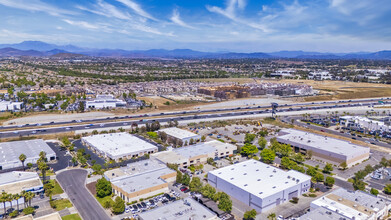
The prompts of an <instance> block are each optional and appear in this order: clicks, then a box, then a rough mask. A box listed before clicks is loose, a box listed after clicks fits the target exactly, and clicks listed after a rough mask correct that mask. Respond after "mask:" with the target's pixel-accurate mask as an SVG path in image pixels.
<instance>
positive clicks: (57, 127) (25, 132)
mask: <svg viewBox="0 0 391 220" xmlns="http://www.w3.org/2000/svg"><path fill="white" fill-rule="evenodd" d="M387 99H389V98H387ZM346 102H347V103H340V101H333V102H322V103H321V104H322V105H320V106H293V105H291V106H293V107H289V105H283V106H282V107H281V108H279V109H278V110H277V114H282V113H284V114H292V115H297V114H303V113H307V112H309V111H314V112H316V111H320V110H323V111H325V110H327V111H338V110H339V111H341V110H344V111H346V110H347V109H354V108H355V109H356V108H366V106H375V105H382V104H381V103H379V102H378V100H377V99H376V100H369V101H368V100H366V102H364V101H363V100H360V102H359V101H355V102H353V101H346ZM388 103H391V101H390V102H387V101H384V104H388ZM318 104H319V103H318ZM294 105H299V104H294ZM300 105H302V103H301V104H300ZM313 105H316V104H315V103H314V104H313ZM262 108H265V107H262V106H259V107H258V106H257V107H246V108H235V109H233V110H232V111H231V112H227V111H226V109H225V110H224V111H225V112H221V113H219V111H222V110H220V109H218V110H214V112H213V113H211V114H206V113H205V112H202V113H204V114H200V111H186V112H185V111H183V112H177V113H160V114H150V115H140V116H138V117H134V118H131V117H133V116H124V117H117V118H115V119H122V121H115V122H111V121H110V122H106V123H105V120H106V121H107V120H112V118H107V119H105V120H102V119H99V120H94V121H99V123H92V122H90V121H83V123H84V124H76V125H72V124H71V125H69V124H64V123H50V124H49V125H48V126H50V127H46V128H41V127H39V128H38V127H34V126H26V127H22V128H20V127H18V130H16V129H15V130H12V129H11V131H3V132H0V138H10V137H21V136H34V135H39V134H53V133H62V132H71V131H81V130H91V129H92V130H93V129H102V128H105V129H109V128H118V127H126V126H131V125H132V124H137V125H144V124H145V123H147V122H154V121H158V122H160V123H165V122H169V121H200V120H203V121H208V120H228V119H235V118H244V117H250V116H251V117H256V116H258V117H267V116H271V110H270V109H262ZM269 108H270V106H269ZM239 110H240V111H239ZM208 111H210V110H208ZM170 116H171V117H170ZM150 117H155V118H153V119H150ZM71 123H72V122H71ZM79 123H80V122H79ZM42 126H44V125H42ZM8 129H9V128H8Z"/></svg>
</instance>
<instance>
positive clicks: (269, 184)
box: [208, 160, 311, 212]
mask: <svg viewBox="0 0 391 220" xmlns="http://www.w3.org/2000/svg"><path fill="white" fill-rule="evenodd" d="M208 183H209V184H210V185H212V186H213V187H215V188H217V189H218V190H220V191H223V192H225V193H227V194H228V195H230V196H232V197H234V198H236V199H238V200H239V201H241V202H243V203H244V204H246V205H248V206H250V207H252V208H254V209H255V210H257V211H258V212H264V211H267V210H269V209H271V208H273V207H275V206H277V205H279V204H281V203H284V202H287V201H289V200H291V199H292V198H293V197H298V196H300V195H301V194H303V193H306V192H308V191H309V188H310V186H311V177H310V176H307V175H305V174H303V173H300V172H297V171H295V170H290V171H284V170H281V169H278V168H276V167H273V166H271V165H268V164H265V163H262V162H259V161H256V160H248V161H244V162H241V163H237V164H234V165H231V166H227V167H224V168H220V169H217V170H213V171H210V172H209V173H208Z"/></svg>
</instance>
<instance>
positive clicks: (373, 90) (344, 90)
mask: <svg viewBox="0 0 391 220" xmlns="http://www.w3.org/2000/svg"><path fill="white" fill-rule="evenodd" d="M262 81H264V82H276V83H292V84H307V85H311V86H312V87H313V88H314V89H317V90H319V91H320V96H314V97H307V98H305V100H304V101H319V100H336V99H359V98H372V97H383V96H391V85H386V84H376V83H356V82H343V81H330V80H325V81H314V80H293V79H281V80H262ZM259 82H261V81H260V80H259Z"/></svg>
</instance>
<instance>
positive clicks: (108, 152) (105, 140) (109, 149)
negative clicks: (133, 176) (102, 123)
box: [81, 132, 158, 161]
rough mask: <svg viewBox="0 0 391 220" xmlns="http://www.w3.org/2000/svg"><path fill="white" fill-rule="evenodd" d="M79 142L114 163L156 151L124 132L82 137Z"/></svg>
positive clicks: (149, 145) (154, 147) (146, 143)
mask: <svg viewBox="0 0 391 220" xmlns="http://www.w3.org/2000/svg"><path fill="white" fill-rule="evenodd" d="M81 140H82V142H83V144H85V145H87V146H88V147H90V148H91V149H93V150H94V151H95V152H96V153H98V154H100V155H101V156H104V157H105V158H110V159H112V160H115V161H119V160H120V159H123V160H127V159H131V158H132V157H140V156H143V155H144V154H151V153H155V152H157V151H158V148H157V147H156V146H155V145H153V144H150V143H148V142H146V141H144V140H142V139H140V138H138V137H136V136H133V135H131V134H128V133H125V132H124V133H111V134H99V135H93V136H89V137H83V138H82V139H81Z"/></svg>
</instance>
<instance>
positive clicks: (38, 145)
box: [0, 139, 56, 170]
mask: <svg viewBox="0 0 391 220" xmlns="http://www.w3.org/2000/svg"><path fill="white" fill-rule="evenodd" d="M41 151H44V152H45V153H46V158H47V160H48V161H51V160H55V159H56V153H55V152H54V151H53V150H52V149H51V148H50V147H49V145H48V144H47V143H46V142H45V141H43V140H42V139H36V140H26V141H12V142H4V143H0V170H6V169H11V168H16V167H21V166H22V162H20V160H19V156H20V155H21V154H24V155H26V160H25V162H24V164H25V165H26V164H28V163H32V164H35V163H37V160H38V159H39V153H41Z"/></svg>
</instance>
